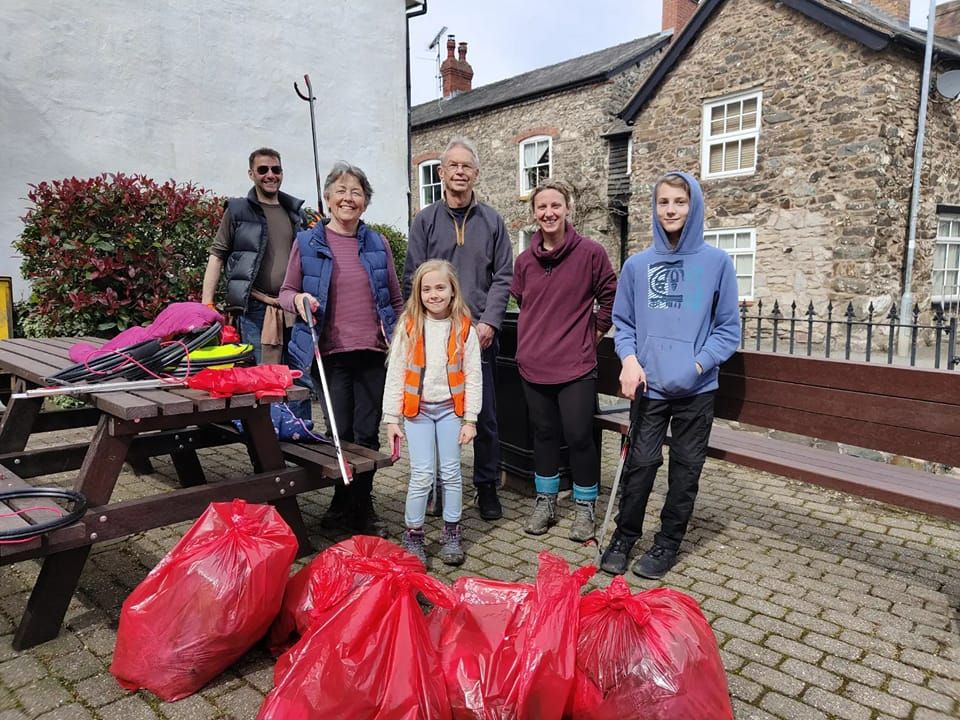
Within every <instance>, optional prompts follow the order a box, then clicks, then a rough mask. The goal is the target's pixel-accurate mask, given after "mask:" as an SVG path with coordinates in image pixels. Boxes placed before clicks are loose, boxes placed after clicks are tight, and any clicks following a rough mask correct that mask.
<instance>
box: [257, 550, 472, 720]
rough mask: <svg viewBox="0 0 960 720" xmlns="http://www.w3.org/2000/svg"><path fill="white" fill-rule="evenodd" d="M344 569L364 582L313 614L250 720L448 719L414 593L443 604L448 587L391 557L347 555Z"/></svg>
mask: <svg viewBox="0 0 960 720" xmlns="http://www.w3.org/2000/svg"><path fill="white" fill-rule="evenodd" d="M344 564H345V565H346V566H347V568H348V569H349V570H351V571H352V572H354V573H363V574H367V575H370V576H371V580H370V581H369V582H368V583H367V584H366V585H365V586H363V587H361V588H359V589H358V590H357V591H356V592H355V593H353V594H352V595H351V596H350V597H349V598H348V599H347V600H345V601H343V602H341V603H339V604H338V605H337V606H336V607H334V608H329V609H328V610H327V611H324V612H321V613H318V614H317V615H316V622H315V623H314V624H313V625H311V627H310V629H309V630H307V632H306V634H305V635H304V636H303V637H302V638H300V641H299V642H298V643H297V644H296V645H294V646H293V648H291V649H290V651H289V652H287V653H286V654H284V655H283V656H282V657H281V658H280V660H279V661H278V662H277V666H278V671H279V672H275V677H276V678H277V682H276V687H274V689H273V690H272V691H271V692H270V694H269V695H267V698H266V700H265V701H264V703H263V705H262V706H261V708H260V712H259V714H258V715H257V719H258V720H281V719H282V720H313V719H314V718H315V719H316V720H328V719H329V718H350V720H425V719H426V718H429V719H430V720H449V718H450V706H449V704H448V702H447V690H446V686H445V685H444V682H443V675H442V674H441V671H440V656H439V653H438V652H437V649H436V647H435V646H434V644H433V642H432V641H431V639H430V635H429V632H428V630H427V621H426V618H425V617H424V615H423V611H422V610H421V608H420V605H419V604H418V603H417V594H418V593H422V594H423V595H424V596H425V597H426V599H427V600H429V601H430V602H431V603H433V604H434V605H440V606H445V607H450V606H452V604H453V594H452V593H451V592H450V588H448V587H447V586H446V585H444V584H443V583H442V582H440V581H439V580H436V579H434V578H432V577H430V576H429V575H427V574H426V573H425V572H423V570H422V569H417V570H414V569H411V568H410V567H408V565H407V564H406V563H398V562H396V561H395V560H393V559H386V558H382V557H381V558H358V557H354V558H348V559H346V560H344ZM418 564H419V561H418ZM421 568H422V565H421ZM281 667H282V670H280V668H281Z"/></svg>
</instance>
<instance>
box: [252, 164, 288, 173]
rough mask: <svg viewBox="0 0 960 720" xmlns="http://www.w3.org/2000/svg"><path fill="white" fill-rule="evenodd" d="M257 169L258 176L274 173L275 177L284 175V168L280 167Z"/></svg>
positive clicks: (269, 166) (261, 166) (258, 166)
mask: <svg viewBox="0 0 960 720" xmlns="http://www.w3.org/2000/svg"><path fill="white" fill-rule="evenodd" d="M255 169H256V171H257V175H266V174H267V173H268V172H272V173H273V174H274V175H282V174H283V168H282V167H280V166H279V165H257V167H256V168H255Z"/></svg>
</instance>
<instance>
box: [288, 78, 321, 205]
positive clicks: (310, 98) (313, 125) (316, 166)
mask: <svg viewBox="0 0 960 720" xmlns="http://www.w3.org/2000/svg"><path fill="white" fill-rule="evenodd" d="M303 82H304V83H306V86H307V94H306V95H304V94H303V93H302V92H300V88H298V87H297V81H296V80H294V81H293V89H294V90H296V92H297V95H299V96H300V99H301V100H306V101H307V102H308V103H310V134H311V135H312V136H313V170H314V172H315V173H316V176H317V212H318V213H320V217H323V190H322V188H321V184H320V156H319V155H318V154H317V122H316V119H315V116H314V112H313V104H314V103H315V102H316V101H317V98H316V97H314V94H313V85H311V84H310V76H309V75H304V76H303Z"/></svg>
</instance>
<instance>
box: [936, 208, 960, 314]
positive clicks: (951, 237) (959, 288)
mask: <svg viewBox="0 0 960 720" xmlns="http://www.w3.org/2000/svg"><path fill="white" fill-rule="evenodd" d="M940 248H943V249H944V250H943V254H944V259H943V260H938V258H937V256H938V255H939V254H940V252H939V251H940ZM951 248H956V252H955V258H956V262H955V263H954V264H953V265H952V266H951V267H947V266H946V264H945V262H944V260H945V259H946V256H947V255H949V254H950V252H949V251H950V249H951ZM938 263H939V267H938ZM946 273H957V275H956V277H957V280H956V282H954V283H953V284H952V285H951V287H950V288H949V289H950V292H945V291H946V290H947V288H946V287H945V286H944V283H943V276H944V275H945V274H946ZM938 274H939V275H940V281H939V283H938V282H937V275H938ZM930 286H931V298H930V299H931V301H932V302H934V303H937V304H946V303H956V302H960V213H940V214H939V215H937V239H936V241H935V243H934V250H933V267H932V269H931V273H930Z"/></svg>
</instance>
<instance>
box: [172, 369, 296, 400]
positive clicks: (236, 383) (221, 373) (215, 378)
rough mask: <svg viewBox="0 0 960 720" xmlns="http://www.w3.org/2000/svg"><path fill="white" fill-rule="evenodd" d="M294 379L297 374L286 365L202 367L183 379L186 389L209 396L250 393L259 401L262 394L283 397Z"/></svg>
mask: <svg viewBox="0 0 960 720" xmlns="http://www.w3.org/2000/svg"><path fill="white" fill-rule="evenodd" d="M298 377H300V371H299V370H291V369H290V368H288V367H287V366H286V365H254V366H253V367H234V368H221V369H217V368H204V369H203V370H201V371H200V372H198V373H197V374H196V375H191V376H190V377H188V378H187V387H190V388H193V389H194V390H206V391H207V392H208V393H210V395H212V396H213V397H230V396H231V395H242V394H244V393H254V394H255V395H256V396H257V397H258V398H259V397H263V396H264V395H283V394H284V393H285V392H286V389H287V388H288V387H290V386H291V385H293V381H294V379H296V378H298Z"/></svg>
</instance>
